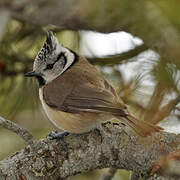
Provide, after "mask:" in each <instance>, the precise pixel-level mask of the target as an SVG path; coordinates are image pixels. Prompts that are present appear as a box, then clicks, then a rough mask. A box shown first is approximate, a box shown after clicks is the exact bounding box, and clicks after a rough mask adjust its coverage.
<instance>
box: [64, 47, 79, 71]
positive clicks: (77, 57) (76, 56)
mask: <svg viewBox="0 0 180 180" xmlns="http://www.w3.org/2000/svg"><path fill="white" fill-rule="evenodd" d="M67 49H68V50H69V51H70V52H71V53H73V55H74V61H73V62H72V64H71V65H70V66H69V67H68V68H67V69H66V71H67V70H68V69H71V68H72V67H73V66H74V65H75V64H76V63H77V62H78V59H79V56H78V55H77V53H76V52H74V51H73V50H71V49H69V48H67Z"/></svg>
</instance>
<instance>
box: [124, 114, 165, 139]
mask: <svg viewBox="0 0 180 180" xmlns="http://www.w3.org/2000/svg"><path fill="white" fill-rule="evenodd" d="M121 118H122V117H121ZM123 120H124V121H125V122H124V123H125V124H127V125H128V126H130V127H131V128H132V129H133V130H134V131H135V132H136V133H137V134H139V135H140V136H143V137H145V136H149V135H151V134H153V133H155V132H160V131H162V130H163V128H161V127H159V126H156V125H153V124H151V123H148V122H145V121H141V120H138V119H136V118H135V117H133V116H131V115H127V116H126V117H123Z"/></svg>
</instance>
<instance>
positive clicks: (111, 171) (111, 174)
mask: <svg viewBox="0 0 180 180" xmlns="http://www.w3.org/2000/svg"><path fill="white" fill-rule="evenodd" d="M116 172H117V169H114V168H110V169H109V170H108V172H106V173H105V174H104V175H103V177H102V180H111V179H112V178H113V177H114V175H115V173H116Z"/></svg>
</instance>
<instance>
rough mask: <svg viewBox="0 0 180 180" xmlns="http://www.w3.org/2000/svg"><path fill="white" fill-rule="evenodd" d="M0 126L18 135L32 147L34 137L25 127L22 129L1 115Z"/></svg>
mask: <svg viewBox="0 0 180 180" xmlns="http://www.w3.org/2000/svg"><path fill="white" fill-rule="evenodd" d="M0 126H2V127H4V128H6V129H8V130H10V131H12V132H14V133H16V134H17V135H19V136H20V137H21V138H22V139H24V141H25V142H26V143H27V144H28V145H30V146H31V148H32V149H34V142H35V141H34V138H33V136H32V135H31V134H30V133H29V132H28V131H27V130H26V129H23V128H21V127H19V126H18V125H17V124H15V123H13V122H12V121H9V120H7V119H4V118H2V117H0Z"/></svg>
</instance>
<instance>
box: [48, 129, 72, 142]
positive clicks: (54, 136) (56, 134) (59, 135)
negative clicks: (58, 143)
mask: <svg viewBox="0 0 180 180" xmlns="http://www.w3.org/2000/svg"><path fill="white" fill-rule="evenodd" d="M67 135H69V133H68V132H67V131H64V132H57V131H56V132H54V131H51V132H50V133H49V134H48V138H49V139H51V140H53V139H64V137H65V136H67Z"/></svg>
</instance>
